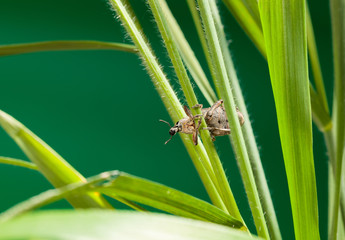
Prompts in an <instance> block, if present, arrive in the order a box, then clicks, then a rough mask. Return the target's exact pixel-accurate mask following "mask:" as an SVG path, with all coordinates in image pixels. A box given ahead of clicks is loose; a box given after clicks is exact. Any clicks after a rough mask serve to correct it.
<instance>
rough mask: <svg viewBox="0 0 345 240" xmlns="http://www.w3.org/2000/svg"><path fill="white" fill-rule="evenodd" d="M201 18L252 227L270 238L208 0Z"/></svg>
mask: <svg viewBox="0 0 345 240" xmlns="http://www.w3.org/2000/svg"><path fill="white" fill-rule="evenodd" d="M198 5H199V9H200V15H201V19H202V22H203V26H204V30H205V35H206V39H207V43H208V47H209V51H210V54H211V58H212V62H213V71H214V72H216V73H217V76H218V78H217V79H216V82H215V85H216V88H217V89H218V91H219V93H220V96H221V98H222V99H223V100H224V106H225V109H226V113H227V117H228V119H229V123H230V128H231V130H232V133H231V135H230V136H231V138H232V143H233V146H234V150H235V153H236V156H237V159H238V161H239V165H240V169H241V173H242V174H243V175H242V176H243V179H244V185H245V188H246V192H247V196H248V199H249V205H250V208H251V210H252V214H253V218H254V222H255V226H256V229H257V232H258V235H259V236H261V237H264V238H266V239H269V234H268V229H267V225H266V222H265V217H264V213H263V210H262V206H261V203H260V198H259V194H258V192H257V187H256V184H255V179H254V177H253V174H252V172H251V170H250V162H249V156H248V152H247V150H246V146H245V142H244V138H243V135H242V131H241V126H240V123H239V121H238V117H237V113H236V106H235V101H234V97H233V94H232V91H231V88H230V84H229V79H228V75H227V71H226V67H225V63H224V58H223V54H222V49H221V47H220V44H219V40H218V36H217V30H216V27H215V24H214V19H213V17H212V11H211V8H210V5H209V2H208V0H198Z"/></svg>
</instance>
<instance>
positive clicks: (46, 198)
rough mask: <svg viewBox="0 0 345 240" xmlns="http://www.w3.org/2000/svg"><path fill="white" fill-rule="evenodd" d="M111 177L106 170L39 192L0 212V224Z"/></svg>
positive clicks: (86, 190)
mask: <svg viewBox="0 0 345 240" xmlns="http://www.w3.org/2000/svg"><path fill="white" fill-rule="evenodd" d="M111 177H112V175H111V174H110V173H108V172H106V173H102V174H99V175H97V176H95V177H92V178H89V179H88V181H87V182H77V183H72V184H69V185H66V186H63V187H60V188H56V189H52V190H48V191H45V192H43V193H40V194H38V195H36V196H33V197H31V198H30V199H28V200H26V201H24V202H21V203H18V204H17V205H15V206H13V207H12V208H10V209H8V210H7V211H5V212H3V213H1V214H0V224H1V223H3V222H7V221H9V220H11V219H13V218H15V217H18V216H19V215H22V214H23V213H26V212H28V211H31V210H34V209H37V208H40V207H43V206H46V205H48V204H50V203H53V202H56V201H58V200H61V199H63V198H65V197H69V196H72V195H77V194H79V195H80V194H84V193H87V192H89V191H90V190H91V189H93V188H94V187H95V186H96V185H97V184H101V183H102V182H104V181H106V180H109V179H110V178H111Z"/></svg>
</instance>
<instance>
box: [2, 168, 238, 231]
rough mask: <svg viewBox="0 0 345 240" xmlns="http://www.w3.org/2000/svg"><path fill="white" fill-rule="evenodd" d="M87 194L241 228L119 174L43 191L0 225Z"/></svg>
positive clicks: (214, 211) (173, 193)
mask: <svg viewBox="0 0 345 240" xmlns="http://www.w3.org/2000/svg"><path fill="white" fill-rule="evenodd" d="M90 191H92V192H96V191H97V192H101V193H104V194H106V195H108V196H110V197H113V198H114V199H116V200H118V201H120V202H123V203H125V204H127V205H129V206H131V207H133V208H136V209H137V210H144V209H143V208H141V207H139V206H138V205H136V204H135V203H133V201H134V202H137V203H140V204H144V205H147V206H151V207H154V208H157V209H160V210H163V211H166V212H169V213H172V214H175V215H179V216H183V217H187V218H193V219H199V220H203V221H209V222H214V223H218V224H222V225H227V226H231V227H236V228H240V227H242V226H243V224H242V223H241V222H240V221H238V220H236V219H235V218H233V217H231V216H230V215H228V214H226V213H225V212H223V211H222V210H220V209H219V208H217V207H215V206H213V205H211V204H209V203H207V202H204V201H202V200H200V199H197V198H195V197H192V196H190V195H188V194H185V193H183V192H180V191H177V190H175V189H172V188H169V187H167V186H164V185H161V184H158V183H155V182H151V181H148V180H145V179H142V178H138V177H134V176H131V175H129V174H126V173H122V172H119V171H110V172H104V173H101V174H99V175H97V176H94V177H91V178H88V179H87V182H85V183H80V182H79V183H73V184H70V185H67V186H64V187H61V188H58V189H53V190H48V191H46V192H43V193H41V194H39V195H37V196H34V197H32V198H30V199H29V200H27V201H24V202H21V203H19V204H17V205H16V206H14V207H12V208H10V209H9V210H7V211H5V212H4V213H2V214H1V215H0V223H2V222H6V221H9V220H11V219H13V218H14V217H18V216H19V215H21V214H23V213H25V212H28V211H30V210H34V209H37V208H40V207H42V206H45V205H48V204H50V203H53V202H55V201H58V200H60V199H63V198H66V197H69V196H72V195H74V196H76V195H79V196H80V195H81V194H85V193H87V192H90ZM139 208H140V209H139Z"/></svg>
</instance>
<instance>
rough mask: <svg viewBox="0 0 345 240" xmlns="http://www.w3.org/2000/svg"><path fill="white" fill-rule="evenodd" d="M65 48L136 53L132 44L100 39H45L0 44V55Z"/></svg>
mask: <svg viewBox="0 0 345 240" xmlns="http://www.w3.org/2000/svg"><path fill="white" fill-rule="evenodd" d="M66 50H118V51H125V52H130V53H136V52H137V49H136V48H135V46H133V45H129V44H123V43H113V42H102V41H91V40H89V41H86V40H81V41H47V42H35V43H21V44H11V45H5V46H0V57H3V56H10V55H16V54H24V53H32V52H43V51H66Z"/></svg>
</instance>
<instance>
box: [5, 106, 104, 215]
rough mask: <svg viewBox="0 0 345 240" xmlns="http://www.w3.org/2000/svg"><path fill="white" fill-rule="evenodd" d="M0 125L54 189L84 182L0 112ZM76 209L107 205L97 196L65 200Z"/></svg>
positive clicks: (91, 195)
mask: <svg viewBox="0 0 345 240" xmlns="http://www.w3.org/2000/svg"><path fill="white" fill-rule="evenodd" d="M0 125H1V126H2V127H3V129H4V130H5V131H6V132H7V133H8V134H9V135H10V137H12V138H13V140H14V141H15V142H16V143H17V144H18V146H19V147H20V148H21V149H22V151H23V152H24V153H25V154H26V155H27V156H28V158H29V159H30V160H31V161H32V162H33V163H34V164H36V166H37V167H38V169H39V171H40V172H41V173H42V174H43V175H44V176H45V177H46V178H47V179H48V181H49V182H50V183H52V184H53V185H54V187H61V186H64V185H67V184H70V183H75V182H85V181H86V180H85V178H84V177H83V176H82V175H81V174H80V173H79V172H78V171H77V170H75V169H74V168H73V167H72V166H71V165H70V164H68V163H67V162H66V161H65V160H64V159H63V158H62V157H61V156H60V155H59V154H58V153H56V152H55V151H54V150H53V149H52V148H51V147H49V146H48V145H47V144H46V143H45V142H43V141H42V140H41V139H40V138H39V137H37V136H36V135H35V134H34V133H32V132H31V131H30V130H29V129H27V128H26V127H25V126H24V125H23V124H21V123H20V122H18V121H17V120H16V119H14V118H13V117H11V116H10V115H8V114H7V113H5V112H3V111H1V110H0ZM67 200H68V201H69V202H70V203H71V205H72V206H74V207H78V208H89V207H94V208H107V207H110V206H109V204H108V203H107V202H106V201H105V200H104V199H103V198H102V197H100V196H98V195H97V194H93V193H90V194H87V195H84V196H80V197H78V198H75V197H69V198H68V199H67Z"/></svg>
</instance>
